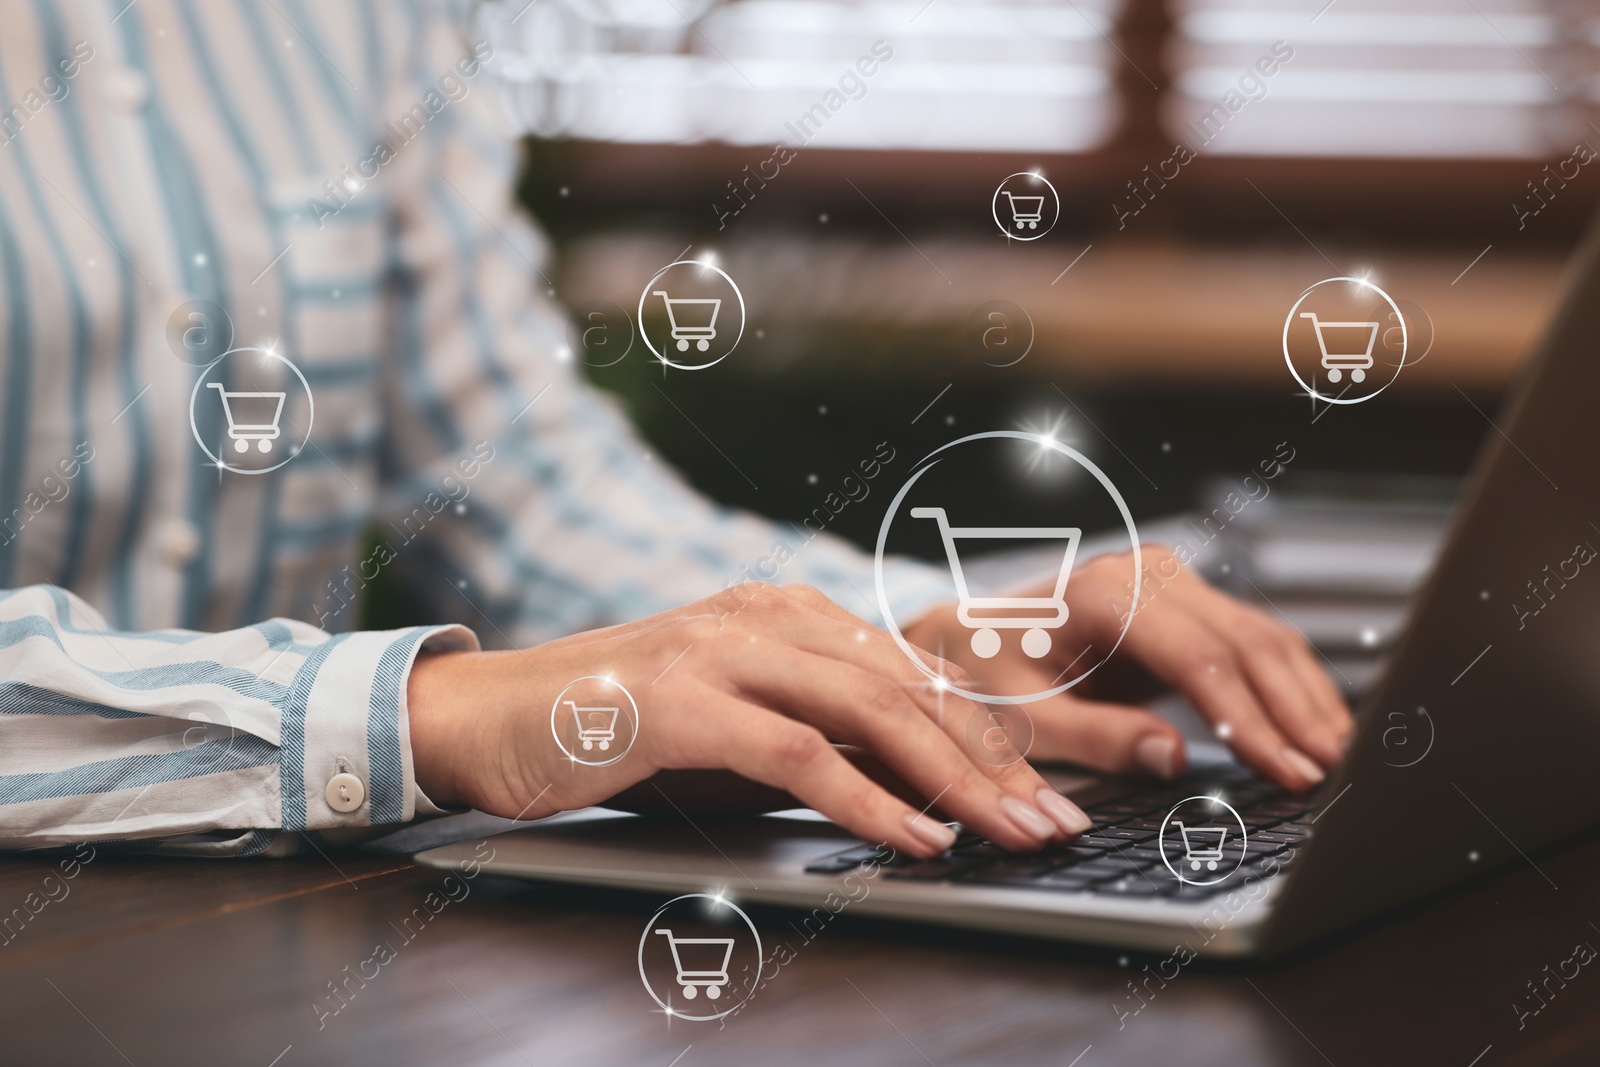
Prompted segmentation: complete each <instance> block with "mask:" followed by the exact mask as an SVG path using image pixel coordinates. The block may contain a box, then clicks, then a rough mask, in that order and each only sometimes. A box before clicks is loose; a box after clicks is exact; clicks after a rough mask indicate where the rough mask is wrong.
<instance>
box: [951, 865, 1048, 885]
mask: <svg viewBox="0 0 1600 1067" xmlns="http://www.w3.org/2000/svg"><path fill="white" fill-rule="evenodd" d="M1049 873H1050V868H1048V867H1042V868H1039V867H1036V868H1032V869H1029V868H1026V867H1005V866H999V867H980V868H979V869H978V870H975V871H972V872H971V873H970V874H966V875H963V876H962V878H961V881H962V882H964V883H971V884H974V885H1020V886H1032V887H1035V888H1038V887H1040V886H1041V885H1042V883H1043V879H1044V876H1045V875H1047V874H1049Z"/></svg>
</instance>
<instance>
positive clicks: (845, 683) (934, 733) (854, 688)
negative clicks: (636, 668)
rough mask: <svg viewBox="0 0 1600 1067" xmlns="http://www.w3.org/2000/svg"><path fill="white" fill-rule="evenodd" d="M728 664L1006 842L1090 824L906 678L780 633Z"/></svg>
mask: <svg viewBox="0 0 1600 1067" xmlns="http://www.w3.org/2000/svg"><path fill="white" fill-rule="evenodd" d="M725 669H726V670H727V671H728V673H729V677H730V678H731V679H732V681H733V682H734V684H735V685H737V686H738V687H739V689H740V691H741V694H742V695H745V696H748V697H752V698H754V699H755V700H756V701H757V702H759V703H760V704H761V705H762V706H763V707H769V708H773V709H775V710H778V711H780V712H784V713H786V714H788V715H790V716H791V717H794V718H799V719H801V720H803V721H806V722H809V723H811V724H813V725H815V726H817V727H819V728H820V729H821V730H822V731H823V732H824V733H825V734H827V735H828V736H829V737H832V738H836V739H838V740H842V741H847V742H849V743H851V744H856V745H861V746H862V747H865V748H867V749H869V750H871V751H872V752H874V753H876V754H877V755H878V756H879V757H881V758H882V759H883V761H884V762H885V763H886V764H888V765H889V766H890V767H891V768H893V769H894V770H895V771H896V772H897V773H898V774H899V775H900V776H901V777H903V778H904V779H905V780H906V781H908V782H909V783H911V785H912V786H914V787H915V788H916V789H917V790H918V791H919V792H920V793H921V794H922V795H924V796H928V797H934V798H937V800H938V803H939V806H940V807H941V808H942V809H943V810H945V811H947V812H949V813H950V814H952V815H954V816H955V817H956V818H957V819H958V820H960V821H961V823H962V824H963V825H965V826H968V827H970V828H971V829H973V830H975V831H977V832H978V833H980V834H982V835H983V836H985V837H987V838H988V839H989V840H991V841H994V842H995V843H996V844H999V845H1001V846H1003V847H1005V848H1011V849H1032V848H1037V847H1039V845H1041V844H1043V843H1044V842H1045V841H1047V840H1050V839H1051V838H1060V837H1062V836H1064V835H1065V834H1066V833H1069V832H1070V833H1081V832H1083V831H1084V830H1085V829H1087V828H1088V820H1087V819H1086V818H1084V817H1083V816H1082V814H1081V813H1079V812H1076V809H1075V808H1074V809H1072V811H1073V812H1074V813H1075V814H1076V816H1077V817H1076V818H1075V819H1073V820H1072V824H1071V828H1070V830H1069V829H1068V828H1066V827H1064V826H1062V825H1061V824H1059V823H1058V822H1057V821H1056V820H1055V819H1054V818H1052V817H1051V815H1050V813H1049V812H1048V811H1046V810H1045V809H1044V808H1042V807H1041V800H1042V798H1041V796H1040V792H1041V790H1044V791H1048V792H1049V793H1050V794H1051V795H1052V796H1054V795H1055V793H1054V790H1051V789H1050V787H1049V785H1048V784H1047V783H1046V782H1045V781H1044V779H1043V778H1041V777H1039V774H1038V772H1036V771H1034V770H1033V768H1031V767H1028V766H1026V765H1025V764H1024V765H1021V766H1014V767H1011V768H1006V769H1007V770H1010V771H1012V772H1013V773H1012V774H1010V775H1009V776H1007V778H1006V780H1005V781H1004V782H1002V781H996V780H995V777H993V776H991V774H990V773H989V772H990V771H991V768H989V767H988V766H986V765H983V764H979V763H975V762H974V761H973V760H972V758H971V757H970V755H969V754H968V753H967V752H966V751H965V750H963V749H962V748H960V747H958V745H957V744H956V742H955V740H954V739H952V738H951V737H950V736H949V735H948V734H947V733H946V732H945V731H944V730H942V729H940V728H939V727H938V726H937V725H936V724H935V723H934V722H933V721H932V720H931V719H929V717H928V715H927V714H926V712H925V711H924V710H923V709H922V708H920V707H918V705H917V703H916V702H915V701H914V700H913V699H912V698H911V696H910V695H909V694H908V693H907V691H906V689H905V687H903V686H902V685H900V684H897V683H896V682H894V681H892V680H890V679H888V678H885V677H884V676H883V675H881V674H875V673H873V672H871V671H869V670H863V669H862V668H860V667H857V666H855V665H854V664H851V663H846V662H842V661H840V660H837V659H828V658H826V657H823V656H819V655H816V654H814V653H811V652H807V651H803V650H801V649H797V648H789V647H784V646H782V645H778V644H777V643H776V642H767V643H766V644H765V647H763V648H762V650H761V654H760V657H759V660H757V659H755V658H753V657H745V656H741V657H739V658H738V661H737V662H733V663H729V664H728V665H727V666H726V668H725ZM963 703H971V702H970V701H963ZM972 706H973V707H974V708H976V707H977V705H972ZM1045 803H1051V802H1050V801H1045ZM1065 803H1067V804H1068V805H1070V803H1071V802H1070V801H1067V802H1065ZM1052 806H1054V805H1052Z"/></svg>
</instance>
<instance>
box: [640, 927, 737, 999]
mask: <svg viewBox="0 0 1600 1067" xmlns="http://www.w3.org/2000/svg"><path fill="white" fill-rule="evenodd" d="M656 933H658V934H661V935H663V936H664V937H665V938H666V939H667V944H668V945H670V946H672V965H673V966H674V967H676V968H677V969H678V984H679V985H681V986H682V987H683V995H684V996H685V997H686V998H688V999H689V1000H693V999H694V998H695V995H696V994H697V993H698V992H699V991H700V990H701V989H704V990H705V991H706V999H708V1000H716V999H717V998H718V997H720V996H722V987H723V986H725V985H727V984H728V961H729V960H730V959H732V958H733V938H731V937H674V936H673V933H672V931H671V930H657V931H656ZM680 945H693V946H695V947H694V948H693V949H691V950H690V957H689V959H690V962H691V963H710V962H711V961H712V960H713V959H715V958H716V949H715V948H712V947H711V946H713V945H721V946H722V963H721V964H720V965H719V966H717V967H715V968H711V969H701V970H692V969H690V968H687V967H685V966H684V965H683V954H682V953H680V952H679V951H678V947H679V946H680ZM697 957H698V958H697Z"/></svg>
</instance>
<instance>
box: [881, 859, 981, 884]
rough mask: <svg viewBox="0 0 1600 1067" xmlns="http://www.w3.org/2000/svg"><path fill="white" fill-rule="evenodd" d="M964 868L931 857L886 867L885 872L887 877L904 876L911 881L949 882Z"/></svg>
mask: <svg viewBox="0 0 1600 1067" xmlns="http://www.w3.org/2000/svg"><path fill="white" fill-rule="evenodd" d="M964 869H966V868H965V867H964V866H963V865H961V864H954V863H949V862H947V861H945V860H942V859H931V860H919V861H917V862H916V863H910V864H907V865H906V866H904V867H886V868H884V871H883V874H884V877H886V878H903V879H905V880H907V881H911V882H947V881H949V880H950V879H952V878H954V877H955V876H956V875H957V874H958V873H960V872H961V871H962V870H964Z"/></svg>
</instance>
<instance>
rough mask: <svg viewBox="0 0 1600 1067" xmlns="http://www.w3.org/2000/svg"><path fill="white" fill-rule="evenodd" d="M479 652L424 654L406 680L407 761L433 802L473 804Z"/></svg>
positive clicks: (419, 785)
mask: <svg viewBox="0 0 1600 1067" xmlns="http://www.w3.org/2000/svg"><path fill="white" fill-rule="evenodd" d="M484 655H485V653H482V652H424V653H422V654H421V655H419V656H418V657H417V658H416V661H415V662H414V663H413V664H412V666H411V674H410V676H409V678H408V679H407V681H406V712H407V716H408V718H409V724H410V733H411V765H412V772H413V774H414V775H415V776H416V782H417V786H418V787H419V788H420V789H421V790H422V791H423V792H424V793H426V794H427V795H428V797H429V799H431V800H432V801H433V802H434V803H436V804H441V805H446V806H458V805H470V804H471V803H472V800H471V793H472V789H471V787H470V780H469V773H468V772H469V768H470V766H471V765H470V763H469V762H468V761H467V759H465V758H464V757H465V756H466V754H467V752H468V751H470V749H471V743H470V739H469V736H468V735H469V734H470V731H471V725H472V723H471V720H472V710H473V704H472V702H471V701H472V690H473V688H474V687H473V685H472V681H471V679H472V675H473V674H474V673H475V672H474V671H473V665H474V664H473V661H475V660H479V659H481V658H482V657H483V656H484Z"/></svg>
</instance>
